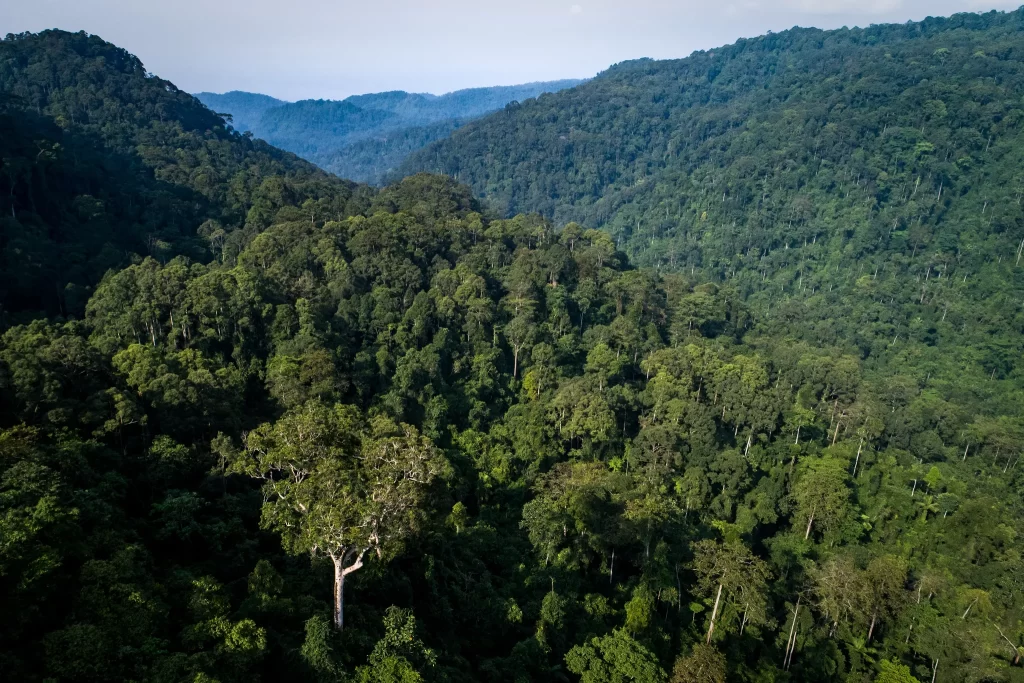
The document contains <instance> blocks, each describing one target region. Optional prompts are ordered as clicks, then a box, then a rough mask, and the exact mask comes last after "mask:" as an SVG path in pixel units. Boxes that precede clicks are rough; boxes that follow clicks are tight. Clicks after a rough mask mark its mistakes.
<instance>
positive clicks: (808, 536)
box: [804, 510, 814, 541]
mask: <svg viewBox="0 0 1024 683" xmlns="http://www.w3.org/2000/svg"><path fill="white" fill-rule="evenodd" d="M813 524H814V510H811V516H810V517H808V518H807V531H806V533H804V540H805V541H806V540H807V539H808V538H810V537H811V525H813Z"/></svg>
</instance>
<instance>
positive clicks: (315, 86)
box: [0, 0, 1024, 100]
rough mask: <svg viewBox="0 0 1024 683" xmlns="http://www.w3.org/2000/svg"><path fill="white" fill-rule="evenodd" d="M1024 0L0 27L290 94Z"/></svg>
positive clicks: (475, 81)
mask: <svg viewBox="0 0 1024 683" xmlns="http://www.w3.org/2000/svg"><path fill="white" fill-rule="evenodd" d="M1022 3H1024V0H1008V1H1007V0H363V1H361V2H353V1H351V0H287V1H286V2H282V1H281V0H24V1H23V0H0V34H7V33H20V32H22V31H40V30H43V29H47V28H61V29H65V30H69V31H79V30H84V31H87V32H89V33H94V34H97V35H99V36H101V37H103V38H104V39H106V40H108V41H110V42H112V43H115V44H117V45H119V46H121V47H124V48H126V49H127V50H129V51H130V52H132V53H134V54H136V55H137V56H138V57H139V58H140V59H142V61H143V63H144V64H145V65H146V68H147V69H148V70H149V71H151V72H152V73H155V74H157V75H159V76H161V77H163V78H166V79H168V80H170V81H172V82H174V83H175V84H176V85H177V86H178V87H180V88H182V89H184V90H187V91H189V92H199V91H212V92H224V91H227V90H248V91H251V92H262V93H266V94H268V95H273V96H274V97H278V98H281V99H285V100H298V99H309V98H324V99H342V98H344V97H347V96H348V95H353V94H358V93H367V92H381V91H386V90H409V91H413V92H432V93H436V94H441V93H445V92H450V91H452V90H457V89H461V88H469V87H480V86H489V85H512V84H517V83H526V82H530V81H547V80H555V79H560V78H586V77H590V76H593V75H594V74H596V73H598V72H599V71H603V70H604V69H606V68H607V67H608V66H610V65H611V64H615V63H617V62H621V61H624V60H627V59H636V58H639V57H652V58H655V59H667V58H678V57H685V56H687V55H688V54H690V53H692V52H693V51H694V50H702V49H710V48H714V47H718V46H721V45H725V44H728V43H732V42H734V41H735V40H736V39H738V38H743V37H753V36H757V35H761V34H763V33H766V32H767V31H776V32H777V31H781V30H785V29H787V28H791V27H793V26H816V27H819V28H837V27H841V26H867V25H869V24H877V23H887V22H905V21H910V20H920V19H923V18H925V17H927V16H946V15H950V14H954V13H956V12H979V11H988V10H992V9H998V10H1011V9H1016V8H1017V7H1018V6H1019V5H1020V4H1022Z"/></svg>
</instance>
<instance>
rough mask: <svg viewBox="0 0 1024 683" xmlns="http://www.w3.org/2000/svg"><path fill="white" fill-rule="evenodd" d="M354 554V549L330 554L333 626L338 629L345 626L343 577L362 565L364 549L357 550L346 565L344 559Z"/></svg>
mask: <svg viewBox="0 0 1024 683" xmlns="http://www.w3.org/2000/svg"><path fill="white" fill-rule="evenodd" d="M354 554H355V550H349V551H346V552H341V553H339V554H337V555H331V560H333V561H334V627H335V628H336V629H338V630H339V631H341V630H342V629H344V628H345V577H346V576H348V575H349V574H351V573H352V572H354V571H356V570H357V569H359V568H361V567H362V566H363V557H364V556H365V555H366V549H365V548H364V549H363V550H361V551H359V554H358V555H356V556H355V562H353V563H352V564H350V565H348V566H347V567H346V566H345V560H346V559H351V558H352V556H353V555H354Z"/></svg>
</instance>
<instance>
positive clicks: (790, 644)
mask: <svg viewBox="0 0 1024 683" xmlns="http://www.w3.org/2000/svg"><path fill="white" fill-rule="evenodd" d="M802 598H803V596H802V595H798V596H796V606H795V607H794V608H793V624H792V625H791V626H790V627H789V640H788V641H786V654H785V656H784V657H783V658H782V668H783V669H789V663H790V662H791V661H792V660H793V651H794V650H795V649H796V618H797V615H798V614H800V600H801V599H802Z"/></svg>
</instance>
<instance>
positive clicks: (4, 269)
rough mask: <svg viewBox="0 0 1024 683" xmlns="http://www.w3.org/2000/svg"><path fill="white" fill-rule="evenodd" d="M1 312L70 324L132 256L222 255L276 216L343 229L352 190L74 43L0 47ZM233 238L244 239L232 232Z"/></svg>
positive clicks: (25, 38)
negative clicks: (294, 213) (331, 218)
mask: <svg viewBox="0 0 1024 683" xmlns="http://www.w3.org/2000/svg"><path fill="white" fill-rule="evenodd" d="M0 92H3V93H4V94H5V99H4V100H3V101H2V102H0V197H2V199H0V202H2V204H3V210H2V212H0V254H2V261H0V306H2V307H3V311H4V312H10V311H14V312H17V311H21V310H43V311H54V312H58V311H59V312H65V313H73V312H78V313H80V312H81V308H82V306H83V305H84V303H85V298H86V297H87V296H88V293H89V291H91V289H92V287H94V286H95V284H96V283H97V282H98V281H99V279H100V278H101V277H102V275H103V273H104V272H105V271H106V270H107V269H108V268H111V267H117V266H119V265H125V264H127V263H130V262H131V261H132V259H133V258H135V256H133V255H152V256H155V257H158V258H162V259H166V258H169V257H172V256H174V255H176V254H185V255H188V256H189V257H190V258H193V259H197V260H209V259H210V258H212V257H213V256H214V255H220V254H221V253H223V252H225V250H226V251H227V252H230V253H234V252H237V250H238V249H239V248H240V247H241V245H242V244H243V243H244V242H245V240H247V239H249V238H250V237H251V236H252V235H254V234H255V233H256V232H258V231H259V230H261V229H262V228H264V227H266V225H268V224H269V222H270V220H271V219H272V218H273V217H274V215H275V213H276V212H277V211H278V210H279V209H281V208H282V207H284V206H285V204H286V203H288V204H290V205H293V206H294V205H300V204H302V203H303V202H305V201H307V200H310V201H312V202H313V203H314V204H313V205H314V206H315V207H317V208H316V209H315V210H318V211H325V212H330V213H332V214H334V215H347V214H348V213H349V209H348V208H347V207H348V204H349V202H350V201H351V200H353V199H354V198H355V197H356V195H357V194H358V193H356V188H355V186H354V185H353V184H352V183H348V182H344V181H340V180H338V179H337V178H333V177H331V176H329V175H328V174H326V173H323V172H322V171H320V170H319V169H317V168H316V167H314V166H313V165H312V164H309V163H308V162H305V161H302V160H301V159H298V158H297V157H295V156H294V155H292V154H289V153H287V152H282V151H281V150H278V149H275V148H273V147H271V146H269V145H267V144H266V143H264V142H260V141H254V140H250V139H248V138H246V137H244V136H242V135H240V134H238V133H235V132H232V131H231V130H230V129H229V128H228V127H227V126H226V125H225V123H224V121H223V120H221V119H220V117H218V116H216V115H214V114H213V113H211V112H210V111H209V110H208V109H207V108H206V107H205V106H203V104H202V103H200V102H199V101H198V100H196V99H195V98H193V97H192V96H191V95H189V94H187V93H184V92H181V91H180V90H178V89H177V88H176V87H175V86H174V85H173V84H172V83H169V82H168V81H165V80H162V79H160V78H157V77H153V76H150V75H148V74H147V73H146V70H145V68H144V67H143V65H142V63H141V62H140V61H139V60H138V59H137V58H136V57H134V56H132V55H130V54H128V53H127V52H125V51H124V50H122V49H120V48H117V47H115V46H113V45H111V44H109V43H106V42H104V41H103V40H101V39H100V38H98V37H96V36H89V35H86V34H84V33H67V32H63V31H46V32H43V33H40V34H36V35H31V34H24V35H18V36H10V37H8V38H7V39H5V40H3V41H0ZM243 228H244V230H243Z"/></svg>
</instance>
